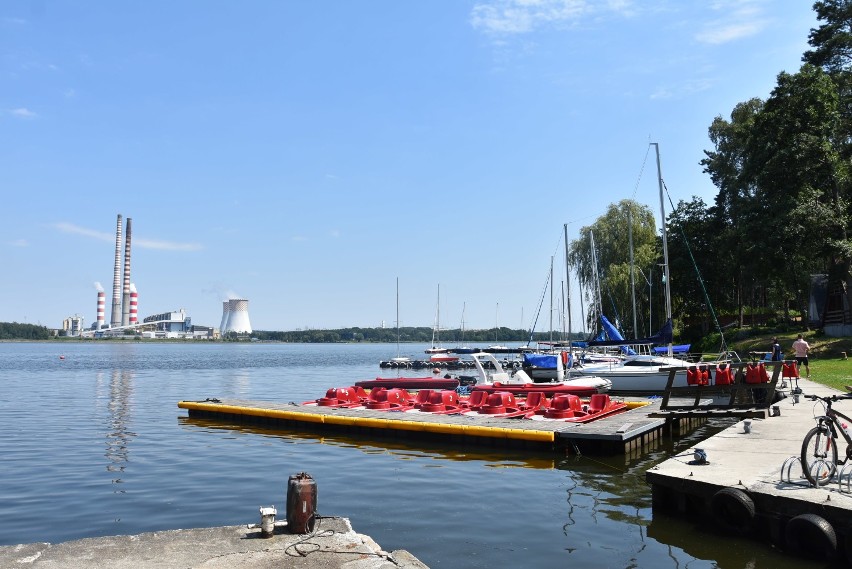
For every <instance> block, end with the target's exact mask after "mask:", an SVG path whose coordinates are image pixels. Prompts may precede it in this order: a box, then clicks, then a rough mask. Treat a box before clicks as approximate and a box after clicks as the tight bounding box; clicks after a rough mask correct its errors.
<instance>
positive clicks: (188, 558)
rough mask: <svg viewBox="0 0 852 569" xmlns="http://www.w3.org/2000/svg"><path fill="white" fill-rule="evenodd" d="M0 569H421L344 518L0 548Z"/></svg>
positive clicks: (407, 555)
mask: <svg viewBox="0 0 852 569" xmlns="http://www.w3.org/2000/svg"><path fill="white" fill-rule="evenodd" d="M0 567H22V568H25V567H32V568H35V569H47V568H58V567H63V568H65V567H74V568H75V569H89V568H91V569H95V568H103V567H110V568H112V569H148V568H151V569H153V568H158V569H159V568H162V567H181V568H184V567H189V568H197V569H226V568H230V569H242V568H251V569H272V568H279V567H292V568H296V569H332V568H345V569H397V568H404V569H424V568H426V565H424V564H423V563H421V562H420V561H419V560H418V559H417V558H416V557H414V556H413V555H411V554H410V553H408V552H407V551H404V550H398V551H393V552H390V553H388V552H386V551H383V550H382V549H381V547H380V546H379V545H378V544H376V542H375V541H373V540H372V538H370V537H369V536H365V535H361V534H358V533H356V532H355V531H353V529H352V526H351V524H350V523H349V520H348V519H346V518H322V519H320V520H319V521H318V523H317V526H316V527H315V528H314V532H313V533H312V534H309V535H293V534H290V533H288V532H287V522H283V521H282V522H276V524H275V533H274V535H273V536H272V537H270V538H263V537H261V531H260V527H259V525H243V526H228V527H214V528H199V529H179V530H170V531H160V532H152V533H143V534H139V535H129V536H111V537H96V538H89V539H80V540H77V541H69V542H65V543H58V544H50V543H28V544H19V545H9V546H3V547H0Z"/></svg>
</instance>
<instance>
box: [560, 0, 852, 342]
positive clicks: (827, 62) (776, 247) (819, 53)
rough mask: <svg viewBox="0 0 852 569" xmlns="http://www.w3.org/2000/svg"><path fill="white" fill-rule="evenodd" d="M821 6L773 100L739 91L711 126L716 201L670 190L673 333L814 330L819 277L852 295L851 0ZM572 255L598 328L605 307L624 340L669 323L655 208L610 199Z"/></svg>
mask: <svg viewBox="0 0 852 569" xmlns="http://www.w3.org/2000/svg"><path fill="white" fill-rule="evenodd" d="M814 10H815V12H816V15H817V19H818V21H819V23H820V25H819V26H818V27H817V28H815V29H811V31H810V34H809V37H808V44H809V46H810V48H811V49H810V50H808V51H806V52H805V53H804V54H803V56H802V61H803V65H802V66H801V67H800V69H799V71H798V72H797V73H787V72H782V73H779V74H778V76H777V79H776V85H775V87H774V89H773V90H772V92H771V94H770V95H769V97H768V98H767V99H766V100H761V99H759V98H751V99H749V100H747V101H744V102H741V103H739V104H737V105H736V106H735V107H734V108H733V110H732V111H731V114H730V117H729V118H723V117H722V116H718V117H716V118H715V119H714V120H713V122H712V124H711V125H710V126H709V128H708V134H709V139H710V142H711V143H712V148H711V149H709V150H705V157H704V158H703V159H702V160H701V161H700V164H701V166H702V167H703V169H704V172H705V173H706V174H708V175H709V176H710V178H711V180H712V182H713V184H714V185H715V186H716V188H717V189H718V193H717V195H716V197H715V199H714V202H713V203H712V204H709V205H708V204H706V203H705V202H704V201H703V200H702V199H701V198H699V197H696V196H693V197H692V199H691V200H688V201H684V200H681V201H679V202H678V203H677V204H676V205H674V204H672V203H671V199H670V198H668V201H667V202H665V201H664V203H665V207H666V209H667V211H668V212H670V213H668V214H667V216H666V234H667V237H668V238H667V243H668V250H669V255H668V256H669V275H670V281H669V285H670V287H671V302H672V314H673V317H674V324H675V336H676V337H679V338H681V339H683V340H684V341H690V340H695V339H697V338H700V337H704V336H705V335H706V334H707V333H708V332H713V331H715V330H716V329H717V328H722V327H724V326H727V325H734V326H740V327H742V326H744V325H748V324H769V325H793V326H801V327H803V328H804V327H805V326H807V323H808V320H809V319H811V317H813V318H816V317H818V316H819V315H808V313H807V311H808V307H809V301H810V290H811V279H812V275H826V277H827V287H828V291H827V292H828V293H829V295H830V297H831V294H832V292H836V293H837V294H839V295H841V296H843V295H845V296H846V306H852V238H850V233H852V176H850V166H852V2H850V1H849V0H826V1H819V2H816V3H815V4H814ZM664 195H665V196H668V188H667V187H665V185H664ZM628 225H629V227H630V229H631V231H625V229H626V228H627V227H628ZM630 233H632V241H633V255H634V263H633V265H632V266H631V264H630V260H629V258H628V254H627V253H626V252H627V251H629V250H630V248H629V244H628V239H629V234H630ZM592 234H593V235H592ZM592 237H593V239H594V243H595V255H592V251H591V241H592ZM595 256H596V258H597V264H595V263H594V257H595ZM569 265H570V266H571V267H572V269H574V270H576V271H577V274H578V276H579V280H580V284H581V287H582V289H583V300H584V305H585V306H586V307H587V308H588V310H587V312H586V314H587V324H588V325H591V326H594V325H595V324H596V322H595V319H596V318H597V314H598V313H602V314H604V315H607V316H608V317H609V318H610V320H613V321H614V320H617V321H619V323H620V325H621V329H622V330H623V331H624V335H625V337H642V336H647V335H648V334H649V333H653V332H656V330H658V329H659V328H660V327H661V326H662V324H663V323H664V321H665V317H664V314H665V297H664V295H663V291H664V287H665V282H664V281H663V278H662V275H663V265H664V263H663V255H662V236H661V235H660V234H658V232H657V229H656V227H655V222H654V214H653V212H652V210H651V208H649V207H648V206H644V205H641V204H638V203H636V202H634V201H632V200H623V201H621V202H619V203H617V204H612V205H611V206H610V207H609V208H608V210H607V212H606V213H605V214H604V215H603V216H602V217H600V218H598V219H597V220H596V221H595V222H594V223H593V224H592V225H591V226H589V227H583V228H581V230H580V238H579V239H577V240H576V241H573V242H572V243H571V244H570V247H569ZM634 268H635V271H636V272H634V273H633V276H632V284H631V272H632V270H633V269H634ZM598 283H599V285H598ZM598 286H599V287H600V288H599V289H598V288H597V287H598ZM598 290H599V291H600V294H598V292H597V291H598ZM634 296H635V297H636V303H637V310H636V312H637V313H638V314H637V315H636V318H635V321H636V324H635V326H634V324H633V322H634V317H633V307H632V302H633V301H632V298H633V297H634ZM834 298H837V295H835V296H834ZM823 324H824V322H823Z"/></svg>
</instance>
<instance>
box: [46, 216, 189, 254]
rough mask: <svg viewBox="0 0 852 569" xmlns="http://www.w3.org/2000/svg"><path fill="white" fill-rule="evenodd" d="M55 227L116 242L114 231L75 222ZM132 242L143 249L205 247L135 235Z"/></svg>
mask: <svg viewBox="0 0 852 569" xmlns="http://www.w3.org/2000/svg"><path fill="white" fill-rule="evenodd" d="M54 227H55V228H56V229H58V230H59V231H61V232H63V233H73V234H75V235H84V236H86V237H91V238H93V239H97V240H99V241H108V242H115V234H114V233H105V232H103V231H96V230H94V229H88V228H86V227H80V226H79V225H74V224H73V223H67V222H61V223H56V224H54ZM132 244H133V246H135V247H141V248H142V249H159V250H163V251H198V250H200V249H203V247H202V246H201V245H199V244H198V243H175V242H171V241H155V240H152V239H145V238H139V237H134V238H133V241H132Z"/></svg>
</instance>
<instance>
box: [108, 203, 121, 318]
mask: <svg viewBox="0 0 852 569" xmlns="http://www.w3.org/2000/svg"><path fill="white" fill-rule="evenodd" d="M120 287H121V214H120V213H119V214H118V221H117V222H116V224H115V270H114V271H113V273H112V314H110V319H109V325H110V327H114V326H120V325H121V288H120Z"/></svg>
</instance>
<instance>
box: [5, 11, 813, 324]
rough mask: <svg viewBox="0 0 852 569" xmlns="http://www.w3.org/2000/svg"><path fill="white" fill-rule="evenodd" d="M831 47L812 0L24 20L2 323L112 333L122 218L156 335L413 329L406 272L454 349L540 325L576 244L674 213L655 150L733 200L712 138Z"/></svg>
mask: <svg viewBox="0 0 852 569" xmlns="http://www.w3.org/2000/svg"><path fill="white" fill-rule="evenodd" d="M816 25H817V22H816V19H815V17H814V13H813V11H812V9H811V2H803V1H801V0H795V1H794V0H780V1H771V0H732V1H728V0H716V1H713V0H704V1H688V0H662V1H647V2H646V1H641V2H640V1H638V0H635V1H632V0H610V1H604V0H601V1H594V0H474V1H465V0H451V1H450V0H430V1H421V2H407V1H401V0H393V1H391V0H372V1H365V2H355V1H348V0H346V1H344V0H338V1H328V0H316V1H312V2H294V1H283V0H282V1H261V0H258V1H250V2H224V1H210V0H204V1H200V0H186V1H181V2H162V1H157V0H154V1H151V2H143V3H126V2H118V3H116V2H105V1H100V2H92V1H85V0H84V1H80V2H57V1H50V0H42V1H29V0H26V1H25V0H18V1H15V0H12V1H8V2H4V3H2V4H0V130H2V136H0V183H2V195H3V206H2V208H0V264H2V267H3V278H2V280H0V283H2V284H0V291H2V298H3V299H4V300H3V302H2V303H0V321H17V322H30V323H40V324H44V325H46V326H50V327H58V326H59V325H60V324H61V320H62V319H63V318H65V317H67V316H70V315H73V314H80V315H82V316H84V318H85V319H86V324H89V323H91V322H92V321H93V320H94V318H95V307H96V288H95V283H96V282H99V283H101V284H102V285H103V287H104V288H105V289H106V290H107V320H109V305H110V299H111V294H112V274H113V256H114V242H115V238H114V231H115V222H116V215H117V214H119V213H121V214H122V215H124V216H125V217H131V218H132V219H133V263H132V268H133V274H132V277H133V278H132V280H133V282H134V283H135V285H136V287H137V289H138V290H139V312H140V315H141V316H145V315H148V314H153V313H158V312H165V311H169V310H176V309H178V308H185V309H186V310H187V312H188V313H189V315H190V316H191V317H192V319H193V322H194V323H196V324H207V325H214V326H218V324H219V320H220V319H221V311H222V300H224V299H227V298H229V297H241V298H247V299H249V301H250V302H249V313H250V316H251V323H252V325H253V327H254V328H256V329H264V330H294V329H299V328H307V327H310V328H326V327H330V328H337V327H345V326H364V327H368V326H379V325H381V324H382V322H384V323H385V325H387V326H394V322H395V320H396V314H395V311H396V279H397V278H398V279H399V289H400V297H399V305H400V321H401V323H402V324H403V325H407V326H431V325H432V324H433V323H434V321H435V312H436V294H437V289H438V286H439V285H440V291H441V325H442V327H457V326H459V324H460V322H461V318H462V310H463V306H464V314H465V316H464V320H465V326H466V327H467V328H492V327H493V326H494V325H495V324H499V325H501V326H510V327H522V326H523V327H524V328H528V327H529V326H530V322H531V320H532V319H533V318H534V316H535V313H536V311H537V309H538V305H539V301H540V298H541V297H542V291H543V287H544V285H545V282H546V279H547V276H548V273H549V270H550V268H549V267H550V259H551V256H555V257H556V261H555V263H556V267H555V271H556V273H557V280H561V279H564V277H562V276H561V275H564V264H563V261H562V255H563V253H562V240H561V239H562V232H563V224H566V223H567V224H568V233H569V239H575V238H576V237H577V235H578V230H579V228H580V227H582V226H584V225H589V224H591V223H593V222H594V220H595V219H596V218H597V217H599V216H600V215H602V214H603V213H604V212H605V210H606V208H607V206H608V205H609V204H611V203H615V202H618V201H620V200H622V199H625V198H633V199H636V200H637V201H639V202H641V203H644V204H647V205H649V206H650V207H651V208H652V210H653V211H654V212H656V213H657V216H658V217H659V197H658V189H657V182H656V171H655V163H654V161H653V155H652V154H651V155H649V154H648V147H649V142H657V143H659V145H660V152H661V159H662V170H663V178H664V179H665V182H666V185H667V187H668V189H669V192H670V193H671V196H672V199H673V200H674V201H675V202H677V201H678V200H681V199H684V200H688V199H690V198H691V196H693V195H697V196H700V197H702V198H703V199H704V200H705V201H707V202H708V203H709V202H711V201H712V199H713V196H714V195H715V189H714V187H713V186H712V184H711V183H710V180H709V178H708V177H707V176H706V175H704V174H702V172H701V167H700V165H699V161H700V160H701V159H702V157H703V151H704V150H706V149H709V148H710V142H709V140H708V138H707V128H708V127H709V125H710V123H711V122H712V120H713V118H714V117H716V116H718V115H722V116H725V117H728V116H729V114H730V111H731V110H732V109H733V107H734V105H736V104H737V103H738V102H742V101H745V100H747V99H749V98H751V97H761V98H766V97H767V96H768V95H769V93H770V91H771V90H772V88H773V86H774V85H775V78H776V76H777V74H778V73H780V72H781V71H788V72H795V71H797V70H798V68H799V66H800V65H801V55H802V53H803V52H804V51H805V50H806V49H807V47H808V46H807V36H808V32H809V30H810V29H811V28H813V27H815V26H816ZM558 286H559V285H558ZM572 286H573V287H574V288H575V291H576V284H574V285H572ZM545 296H547V295H545ZM548 298H549V297H548ZM545 302H547V303H549V300H548V301H545ZM574 310H575V314H576V313H577V312H576V311H577V310H578V309H577V308H575V309H574ZM541 318H543V319H544V321H545V322H546V321H547V318H548V317H547V316H546V315H544V314H543V315H542V317H541ZM574 318H575V325H574V328H575V329H579V324H577V323H576V320H578V318H577V317H576V316H575V317H574ZM538 329H539V330H542V329H544V328H542V327H541V326H539V327H538Z"/></svg>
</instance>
